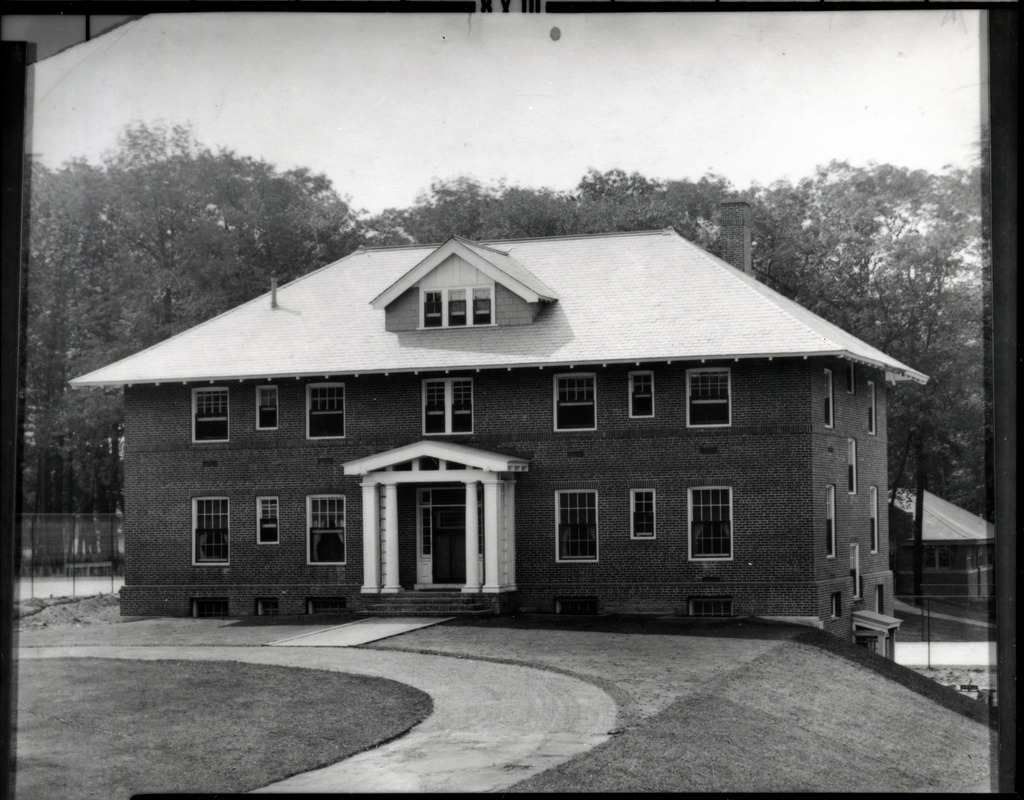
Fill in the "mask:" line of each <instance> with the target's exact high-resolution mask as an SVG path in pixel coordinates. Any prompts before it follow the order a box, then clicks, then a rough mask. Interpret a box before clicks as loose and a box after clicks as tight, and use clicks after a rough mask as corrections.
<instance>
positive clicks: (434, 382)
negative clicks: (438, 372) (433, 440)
mask: <svg viewBox="0 0 1024 800" xmlns="http://www.w3.org/2000/svg"><path fill="white" fill-rule="evenodd" d="M423 432H424V433H472V432H473V379H472V378H434V379H430V380H425V381H423Z"/></svg>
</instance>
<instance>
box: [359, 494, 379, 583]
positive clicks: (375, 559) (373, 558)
mask: <svg viewBox="0 0 1024 800" xmlns="http://www.w3.org/2000/svg"><path fill="white" fill-rule="evenodd" d="M362 487H363V588H362V589H361V591H362V593H363V594H377V593H378V592H380V533H379V532H378V531H377V522H378V517H379V516H380V508H379V506H378V505H377V484H376V483H364V484H362Z"/></svg>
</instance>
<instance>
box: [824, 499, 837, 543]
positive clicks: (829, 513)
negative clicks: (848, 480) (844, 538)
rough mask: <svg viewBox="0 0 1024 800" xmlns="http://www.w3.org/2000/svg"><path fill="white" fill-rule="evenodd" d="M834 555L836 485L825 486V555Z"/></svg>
mask: <svg viewBox="0 0 1024 800" xmlns="http://www.w3.org/2000/svg"><path fill="white" fill-rule="evenodd" d="M835 555H836V487H835V486H826V487H825V557H826V558H835Z"/></svg>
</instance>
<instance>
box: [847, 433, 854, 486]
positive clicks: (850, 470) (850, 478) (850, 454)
mask: <svg viewBox="0 0 1024 800" xmlns="http://www.w3.org/2000/svg"><path fill="white" fill-rule="evenodd" d="M846 491H847V492H849V493H850V494H857V440H856V439H847V440H846Z"/></svg>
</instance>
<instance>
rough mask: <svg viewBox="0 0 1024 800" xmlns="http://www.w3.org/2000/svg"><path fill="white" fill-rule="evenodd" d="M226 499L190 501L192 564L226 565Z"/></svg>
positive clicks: (227, 538) (206, 498)
mask: <svg viewBox="0 0 1024 800" xmlns="http://www.w3.org/2000/svg"><path fill="white" fill-rule="evenodd" d="M228 516H229V515H228V498H226V497H194V498H193V499H192V563H193V564H202V565H207V564H210V565H218V566H224V565H225V564H227V563H228V540H229V527H230V526H229V519H228Z"/></svg>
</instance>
